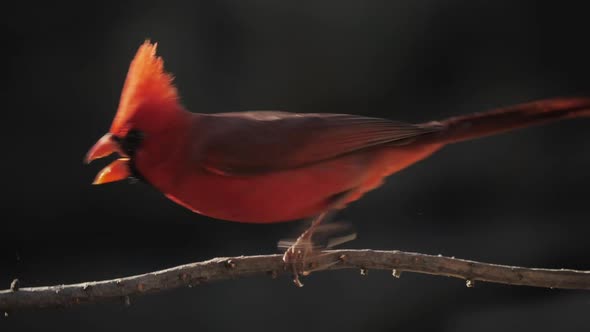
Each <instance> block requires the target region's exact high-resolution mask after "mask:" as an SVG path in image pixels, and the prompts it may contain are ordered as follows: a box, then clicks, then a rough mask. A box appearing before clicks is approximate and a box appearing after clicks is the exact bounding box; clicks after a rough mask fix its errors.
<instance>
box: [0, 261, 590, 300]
mask: <svg viewBox="0 0 590 332" xmlns="http://www.w3.org/2000/svg"><path fill="white" fill-rule="evenodd" d="M306 264H308V265H309V266H327V268H326V270H337V269H359V270H361V269H362V270H363V271H368V270H389V271H393V272H392V274H393V276H395V277H398V278H399V276H400V273H401V272H415V273H425V274H432V275H440V276H447V277H454V278H460V279H463V280H465V281H466V282H467V286H473V284H474V283H475V281H485V282H493V283H500V284H508V285H522V286H533V287H544V288H559V289H590V271H576V270H565V269H554V270H553V269H535V268H524V267H515V266H506V265H495V264H487V263H480V262H475V261H468V260H463V259H457V258H450V257H443V256H440V255H439V256H433V255H425V254H418V253H408V252H401V251H377V250H327V251H323V252H322V255H318V256H316V257H314V258H311V259H308V261H307V262H306ZM287 272H288V271H285V265H284V263H283V260H282V255H264V256H247V257H244V256H241V257H226V258H214V259H211V260H208V261H204V262H198V263H192V264H186V265H181V266H177V267H173V268H169V269H166V270H161V271H156V272H151V273H146V274H141V275H136V276H131V277H126V278H119V279H112V280H104V281H96V282H85V283H80V284H72V285H57V286H49V287H32V288H14V287H13V289H12V290H10V289H8V290H2V291H0V311H13V310H15V309H23V308H35V307H36V308H39V307H63V306H71V305H76V304H81V303H91V302H98V301H105V300H117V299H118V300H121V299H123V301H124V303H127V304H129V303H130V301H129V300H128V299H129V297H131V296H136V295H141V294H145V293H152V292H159V291H163V290H169V289H174V288H178V287H183V286H190V287H192V286H194V285H198V284H201V283H205V282H212V281H218V280H227V279H237V278H244V277H251V276H264V275H266V276H267V277H268V276H271V277H272V278H276V277H277V276H278V275H279V274H285V273H287Z"/></svg>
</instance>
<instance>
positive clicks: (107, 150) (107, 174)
mask: <svg viewBox="0 0 590 332" xmlns="http://www.w3.org/2000/svg"><path fill="white" fill-rule="evenodd" d="M113 153H118V154H119V155H121V156H123V157H124V158H119V159H117V160H115V161H113V162H112V163H111V164H109V165H108V166H107V167H105V168H103V169H102V171H100V172H99V173H98V175H97V176H96V178H95V179H94V182H92V184H103V183H108V182H114V181H120V180H124V179H126V178H128V177H129V176H130V175H131V172H130V171H129V158H128V156H127V155H126V154H125V153H124V152H123V151H121V149H120V148H119V146H118V145H117V143H116V142H115V140H114V139H113V135H111V134H110V133H107V134H106V135H104V136H103V137H102V138H101V139H99V140H98V142H96V144H94V146H93V147H92V148H91V149H90V150H89V151H88V153H87V154H86V157H85V158H84V162H85V163H87V164H88V163H90V162H91V161H93V160H95V159H100V158H104V157H107V156H109V155H111V154H113Z"/></svg>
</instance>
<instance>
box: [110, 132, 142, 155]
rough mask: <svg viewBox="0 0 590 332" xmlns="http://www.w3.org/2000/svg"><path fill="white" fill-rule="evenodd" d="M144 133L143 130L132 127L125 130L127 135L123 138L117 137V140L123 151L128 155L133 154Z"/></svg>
mask: <svg viewBox="0 0 590 332" xmlns="http://www.w3.org/2000/svg"><path fill="white" fill-rule="evenodd" d="M143 138H144V134H143V132H141V131H139V130H137V129H132V130H130V131H129V132H127V135H125V137H123V138H118V139H117V142H118V143H119V146H120V147H121V149H123V151H124V152H125V153H126V154H127V155H128V156H130V157H133V156H134V155H135V152H137V149H138V148H139V147H140V145H141V142H142V141H143Z"/></svg>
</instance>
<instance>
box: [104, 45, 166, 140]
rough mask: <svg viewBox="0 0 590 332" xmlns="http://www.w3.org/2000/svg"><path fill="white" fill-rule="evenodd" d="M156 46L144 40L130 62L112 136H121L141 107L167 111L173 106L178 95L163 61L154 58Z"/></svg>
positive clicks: (157, 57) (113, 124)
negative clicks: (115, 134)
mask: <svg viewBox="0 0 590 332" xmlns="http://www.w3.org/2000/svg"><path fill="white" fill-rule="evenodd" d="M157 46H158V44H157V43H151V42H150V41H149V40H146V41H145V42H144V43H143V44H142V45H141V46H140V47H139V49H138V50H137V53H136V54H135V58H133V61H131V65H130V66H129V71H128V72H127V78H126V79H125V84H124V86H123V91H122V92H121V99H120V101H119V108H118V110H117V114H116V116H115V119H114V120H113V123H112V125H111V132H112V133H119V134H123V135H124V133H125V132H126V130H127V129H128V128H127V127H128V126H129V125H130V124H129V123H128V122H129V121H130V119H132V118H133V116H134V114H135V112H137V111H138V110H140V109H141V107H142V106H145V105H152V106H159V107H158V108H160V109H170V107H167V106H171V105H176V104H177V100H178V92H177V90H176V87H175V86H174V85H173V84H172V81H173V77H172V75H171V74H169V73H167V72H166V71H165V70H164V60H163V59H162V58H161V57H159V56H156V48H157Z"/></svg>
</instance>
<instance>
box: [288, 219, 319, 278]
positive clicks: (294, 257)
mask: <svg viewBox="0 0 590 332" xmlns="http://www.w3.org/2000/svg"><path fill="white" fill-rule="evenodd" d="M329 214H330V211H326V212H323V213H321V214H320V215H318V216H317V217H315V218H314V219H313V220H312V222H311V226H309V228H308V229H306V230H305V232H303V233H302V234H301V235H300V236H299V237H298V238H297V240H295V243H293V245H291V246H290V247H289V248H288V249H287V251H285V253H284V254H283V261H284V262H285V263H286V264H287V265H288V266H290V267H291V270H292V272H293V282H294V283H295V284H296V285H297V286H299V287H303V284H302V283H301V281H300V280H299V275H306V274H307V273H306V271H305V270H306V269H305V258H307V257H309V256H310V255H311V253H313V251H314V248H313V242H312V239H311V238H312V236H313V234H314V232H315V231H316V230H317V228H318V226H319V225H320V223H321V222H322V221H324V220H325V219H326V218H327V217H328V215H329Z"/></svg>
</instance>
